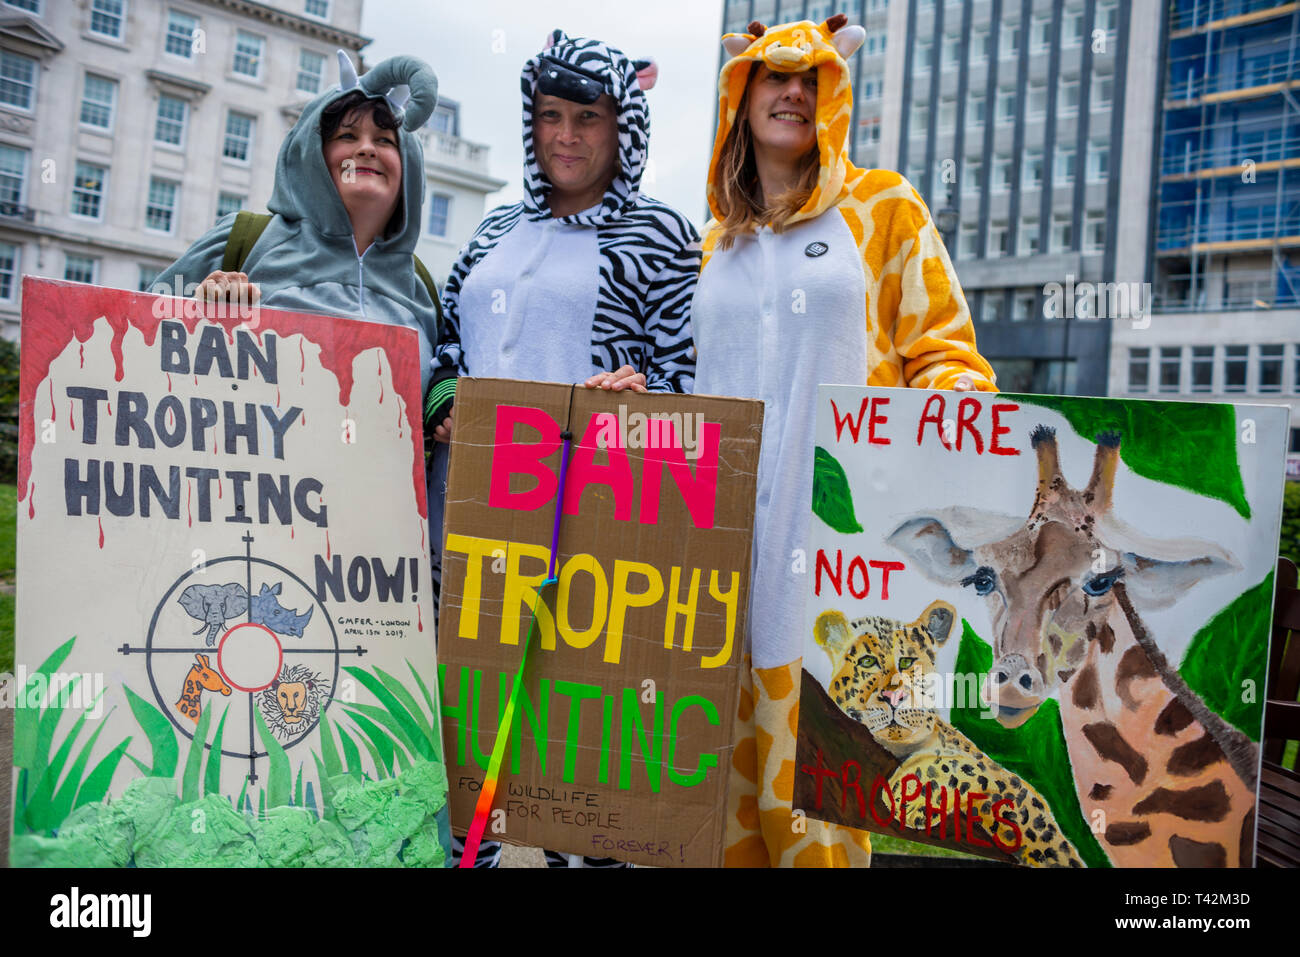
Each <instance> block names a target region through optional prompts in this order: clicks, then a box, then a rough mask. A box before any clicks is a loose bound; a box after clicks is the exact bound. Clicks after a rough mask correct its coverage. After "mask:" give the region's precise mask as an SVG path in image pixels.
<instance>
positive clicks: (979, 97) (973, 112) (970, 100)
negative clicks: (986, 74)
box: [966, 90, 984, 126]
mask: <svg viewBox="0 0 1300 957" xmlns="http://www.w3.org/2000/svg"><path fill="white" fill-rule="evenodd" d="M966 125H967V126H983V125H984V94H983V93H982V92H979V93H977V92H975V91H974V90H971V91H970V93H969V94H968V95H967V97H966Z"/></svg>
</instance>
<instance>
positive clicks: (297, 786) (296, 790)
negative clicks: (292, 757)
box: [293, 764, 302, 807]
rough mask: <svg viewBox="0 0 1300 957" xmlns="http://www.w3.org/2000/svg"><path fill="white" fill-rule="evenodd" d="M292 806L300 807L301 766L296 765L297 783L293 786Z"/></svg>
mask: <svg viewBox="0 0 1300 957" xmlns="http://www.w3.org/2000/svg"><path fill="white" fill-rule="evenodd" d="M293 806H294V807H302V765H301V764H300V765H298V782H297V783H296V784H295V785H294V786H293Z"/></svg>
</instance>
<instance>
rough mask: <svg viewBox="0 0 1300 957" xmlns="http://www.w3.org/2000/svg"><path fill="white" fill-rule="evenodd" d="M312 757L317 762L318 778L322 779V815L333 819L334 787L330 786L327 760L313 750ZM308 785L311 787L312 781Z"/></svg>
mask: <svg viewBox="0 0 1300 957" xmlns="http://www.w3.org/2000/svg"><path fill="white" fill-rule="evenodd" d="M311 758H312V760H313V761H315V762H316V779H317V780H318V781H320V800H321V809H320V817H322V818H330V819H332V818H333V817H334V788H333V787H331V786H330V775H329V773H328V772H327V771H326V769H325V762H324V761H322V760H321V757H320V755H319V754H317V753H316V752H315V751H313V752H311ZM307 786H308V788H310V787H311V783H310V782H308V785H307Z"/></svg>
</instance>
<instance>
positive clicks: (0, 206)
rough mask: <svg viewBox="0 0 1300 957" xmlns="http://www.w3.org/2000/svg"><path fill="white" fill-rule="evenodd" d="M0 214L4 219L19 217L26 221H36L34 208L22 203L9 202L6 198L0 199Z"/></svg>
mask: <svg viewBox="0 0 1300 957" xmlns="http://www.w3.org/2000/svg"><path fill="white" fill-rule="evenodd" d="M0 216H2V217H4V218H5V219H21V220H23V221H25V222H28V223H33V222H35V221H36V210H34V209H33V208H32V207H30V206H24V205H23V204H22V203H11V202H9V201H8V200H0Z"/></svg>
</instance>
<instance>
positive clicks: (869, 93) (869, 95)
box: [429, 79, 880, 133]
mask: <svg viewBox="0 0 1300 957" xmlns="http://www.w3.org/2000/svg"><path fill="white" fill-rule="evenodd" d="M861 89H862V94H861V98H862V99H864V100H878V99H880V81H879V80H876V79H866V80H863V81H862V87H861ZM436 119H438V111H437V110H436V109H435V110H434V111H433V116H431V117H429V124H430V125H431V126H434V128H435V129H437V126H436V125H435V124H434V121H435V120H436ZM450 119H451V117H450V115H448V114H444V115H443V121H444V122H448V121H450ZM442 132H444V133H450V132H451V129H450V127H448V128H446V129H443V130H442Z"/></svg>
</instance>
